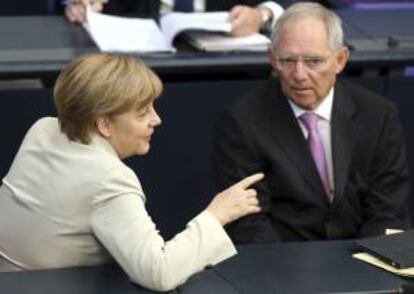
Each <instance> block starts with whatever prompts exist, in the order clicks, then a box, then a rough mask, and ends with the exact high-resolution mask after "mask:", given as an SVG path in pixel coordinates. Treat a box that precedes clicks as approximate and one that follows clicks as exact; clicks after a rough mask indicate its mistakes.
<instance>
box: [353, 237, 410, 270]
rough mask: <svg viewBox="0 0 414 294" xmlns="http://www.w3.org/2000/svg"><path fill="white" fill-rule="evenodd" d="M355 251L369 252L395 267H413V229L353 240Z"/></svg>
mask: <svg viewBox="0 0 414 294" xmlns="http://www.w3.org/2000/svg"><path fill="white" fill-rule="evenodd" d="M355 243H356V249H357V251H362V252H366V253H369V254H371V255H373V256H375V257H376V258H378V259H380V260H382V261H384V262H385V263H387V264H389V265H391V266H393V267H395V268H397V269H404V268H411V267H414V230H408V231H405V232H402V233H396V234H391V235H382V236H377V237H370V238H365V239H360V240H357V241H355Z"/></svg>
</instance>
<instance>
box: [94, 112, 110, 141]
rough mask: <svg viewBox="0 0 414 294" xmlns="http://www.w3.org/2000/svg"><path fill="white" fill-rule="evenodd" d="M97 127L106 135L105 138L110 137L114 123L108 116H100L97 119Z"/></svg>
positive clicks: (102, 134)
mask: <svg viewBox="0 0 414 294" xmlns="http://www.w3.org/2000/svg"><path fill="white" fill-rule="evenodd" d="M95 124H96V129H97V131H98V133H99V134H100V135H101V136H102V137H104V138H105V139H108V138H109V137H111V135H112V125H111V121H110V119H109V117H107V116H101V117H98V119H97V120H96V123H95Z"/></svg>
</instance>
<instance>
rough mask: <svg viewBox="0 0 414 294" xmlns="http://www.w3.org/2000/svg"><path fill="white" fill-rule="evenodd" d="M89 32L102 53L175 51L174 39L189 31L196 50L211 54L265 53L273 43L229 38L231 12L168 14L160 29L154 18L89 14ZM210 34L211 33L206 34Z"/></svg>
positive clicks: (256, 38) (256, 37)
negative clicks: (241, 51)
mask: <svg viewBox="0 0 414 294" xmlns="http://www.w3.org/2000/svg"><path fill="white" fill-rule="evenodd" d="M87 20H88V22H87V25H85V28H86V30H87V31H88V32H89V34H90V35H91V37H92V39H93V40H94V41H95V43H96V44H97V45H98V47H99V48H100V49H101V50H102V51H121V52H162V51H169V52H173V51H175V48H174V47H173V40H174V38H175V37H176V36H177V35H178V34H180V33H182V32H184V31H185V34H187V32H188V38H189V40H190V42H191V44H193V45H194V46H195V47H196V48H199V49H202V50H207V51H231V50H238V51H239V50H248V51H252V50H253V51H264V50H266V48H267V46H268V44H269V42H270V40H269V39H268V38H267V37H265V36H264V35H260V34H254V35H251V36H248V37H237V38H236V37H232V36H230V35H229V32H230V31H231V24H230V22H229V21H228V12H204V13H179V12H173V13H169V14H166V15H164V16H162V17H161V19H160V26H158V25H157V23H156V22H155V21H154V20H152V19H142V18H127V17H119V16H111V15H105V14H102V13H97V12H92V11H90V10H88V11H87ZM206 32H208V33H206Z"/></svg>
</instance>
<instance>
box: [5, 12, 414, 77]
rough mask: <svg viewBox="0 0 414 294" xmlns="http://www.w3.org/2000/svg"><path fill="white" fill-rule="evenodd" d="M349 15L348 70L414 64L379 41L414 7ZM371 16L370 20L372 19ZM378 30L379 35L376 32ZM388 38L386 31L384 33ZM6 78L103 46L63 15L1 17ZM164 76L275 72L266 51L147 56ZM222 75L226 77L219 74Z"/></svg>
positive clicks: (52, 69) (410, 22)
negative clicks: (99, 45) (352, 48)
mask: <svg viewBox="0 0 414 294" xmlns="http://www.w3.org/2000/svg"><path fill="white" fill-rule="evenodd" d="M338 13H339V14H340V15H341V16H342V17H343V19H344V29H345V36H346V40H347V42H348V43H349V44H351V45H352V46H353V47H354V49H355V50H354V51H353V52H352V54H351V59H350V62H349V65H348V68H357V67H384V66H389V67H403V66H406V65H408V64H414V48H411V49H410V50H399V49H398V48H397V50H395V49H394V50H389V48H388V47H387V44H385V43H384V42H379V41H378V36H380V35H378V34H380V32H384V33H383V34H385V36H388V35H391V34H392V35H401V34H402V33H401V31H400V30H402V27H404V36H407V35H409V34H414V33H412V30H408V29H409V28H412V27H413V26H414V18H413V17H411V16H412V13H411V11H408V12H407V11H402V12H398V22H395V21H394V20H393V19H392V17H394V16H395V15H396V14H395V11H382V12H369V11H355V10H349V9H344V10H338ZM365 19H369V21H368V22H366V21H365ZM384 28H386V30H384ZM376 32H378V33H376ZM381 36H382V37H383V36H384V35H381ZM0 38H1V40H2V42H0V77H3V78H9V77H32V78H38V77H43V76H47V75H51V74H54V75H55V74H56V73H58V72H59V71H60V70H61V68H62V67H63V66H64V64H66V63H67V62H68V61H69V60H70V59H71V58H73V57H74V56H77V55H79V54H81V53H85V52H96V51H97V50H98V49H97V48H96V46H95V45H94V43H93V42H92V41H91V39H90V38H89V36H88V35H87V34H86V32H85V31H84V30H83V28H82V27H81V26H78V25H73V24H70V23H68V22H67V21H66V20H65V19H63V17H60V16H31V17H29V16H28V17H0ZM137 56H140V57H142V58H143V59H144V60H145V61H146V62H147V63H148V64H149V65H150V66H151V67H152V68H154V70H156V71H157V72H158V73H160V74H162V75H175V76H180V75H186V78H188V77H191V76H193V77H194V74H196V76H197V75H199V76H200V75H210V77H214V76H215V75H218V74H232V73H245V74H248V75H249V74H250V75H251V74H252V75H253V76H256V77H260V78H265V77H267V76H268V75H269V73H270V65H269V62H268V59H267V56H266V53H246V52H243V53H241V52H233V53H224V54H221V53H205V52H184V53H183V52H179V53H177V54H141V55H137ZM219 78H220V77H219Z"/></svg>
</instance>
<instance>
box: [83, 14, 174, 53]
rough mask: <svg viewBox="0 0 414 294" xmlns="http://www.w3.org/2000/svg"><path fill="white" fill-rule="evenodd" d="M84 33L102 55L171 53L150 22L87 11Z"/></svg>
mask: <svg viewBox="0 0 414 294" xmlns="http://www.w3.org/2000/svg"><path fill="white" fill-rule="evenodd" d="M87 20H88V23H87V26H86V27H85V28H86V30H87V31H88V32H89V34H90V35H91V38H92V39H93V40H94V41H95V43H96V45H97V46H98V47H99V49H101V50H102V51H121V52H131V51H139V52H151V51H174V48H173V47H172V45H171V44H169V43H168V42H167V41H166V39H165V37H164V35H163V34H162V32H161V30H160V29H159V27H158V26H157V24H156V22H155V21H154V20H152V19H140V18H127V17H119V16H112V15H105V14H102V13H97V12H93V11H91V10H89V9H88V12H87Z"/></svg>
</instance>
